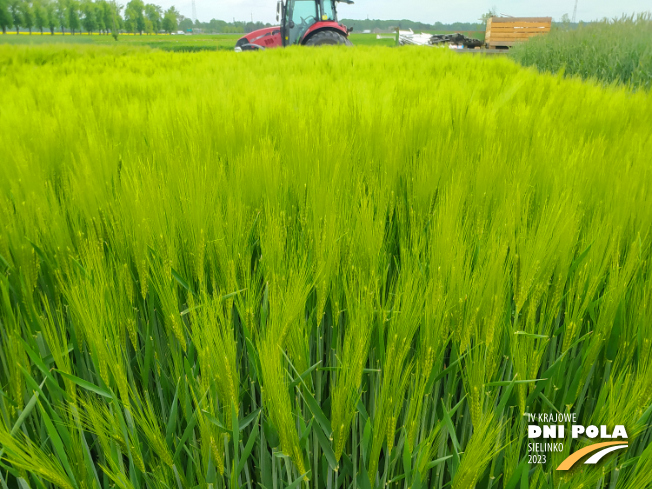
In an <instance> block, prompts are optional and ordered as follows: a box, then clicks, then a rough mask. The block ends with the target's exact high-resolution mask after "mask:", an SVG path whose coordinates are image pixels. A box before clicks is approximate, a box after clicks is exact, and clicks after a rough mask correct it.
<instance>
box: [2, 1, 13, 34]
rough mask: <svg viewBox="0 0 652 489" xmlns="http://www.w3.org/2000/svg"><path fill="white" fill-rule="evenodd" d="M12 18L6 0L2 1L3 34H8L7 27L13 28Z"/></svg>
mask: <svg viewBox="0 0 652 489" xmlns="http://www.w3.org/2000/svg"><path fill="white" fill-rule="evenodd" d="M11 25H12V18H11V13H10V12H9V6H8V5H7V1H6V0H0V27H2V33H3V34H6V33H7V27H11Z"/></svg>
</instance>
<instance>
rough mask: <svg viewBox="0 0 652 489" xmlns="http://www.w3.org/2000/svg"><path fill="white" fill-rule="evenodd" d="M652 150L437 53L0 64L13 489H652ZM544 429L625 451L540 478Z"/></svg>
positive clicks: (589, 111)
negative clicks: (566, 421) (560, 424)
mask: <svg viewBox="0 0 652 489" xmlns="http://www.w3.org/2000/svg"><path fill="white" fill-rule="evenodd" d="M578 114H579V116H578ZM651 128H652V97H651V96H650V94H649V93H648V92H644V91H640V92H636V93H632V92H631V91H629V90H627V89H626V88H624V87H623V88H608V89H605V88H602V87H601V86H599V85H597V84H592V83H584V82H582V81H580V80H574V79H571V80H568V79H564V78H563V77H561V76H551V75H541V74H538V73H536V72H535V71H534V70H527V69H523V68H520V67H519V66H518V65H517V64H515V63H513V62H512V61H510V60H509V59H489V58H485V57H461V56H457V55H456V54H455V53H451V52H448V50H439V49H432V50H424V49H419V48H409V47H408V48H397V49H388V48H382V47H379V48H365V47H357V48H355V49H337V48H323V49H317V50H309V49H303V48H290V49H285V50H276V51H268V52H264V53H246V54H238V53H230V52H202V53H184V54H181V53H170V52H163V51H158V50H150V49H142V48H139V47H134V46H127V45H126V43H125V44H120V45H119V47H117V48H116V47H113V48H109V47H106V46H65V45H57V46H6V45H3V46H0V147H1V148H2V160H0V223H1V224H0V225H1V226H2V231H1V232H0V389H1V391H0V420H1V421H0V446H1V448H0V451H1V452H2V460H1V461H0V468H1V469H2V470H0V484H2V485H3V487H12V488H13V487H19V484H20V487H38V488H44V487H45V488H48V489H49V488H51V487H65V488H75V489H77V488H99V487H120V488H132V487H133V488H136V487H151V488H164V487H165V488H179V489H181V488H185V487H191V488H194V487H213V488H225V487H229V488H235V487H242V488H247V489H253V488H255V487H266V488H268V489H276V488H287V487H304V488H306V489H307V488H309V487H310V488H315V489H319V488H324V489H337V488H343V489H344V488H349V487H354V488H371V487H378V488H380V487H386V485H389V487H405V488H407V487H410V488H418V487H423V488H426V487H427V488H437V489H440V488H444V487H446V488H452V489H467V488H473V487H477V488H486V487H491V488H497V489H508V488H510V489H513V488H515V487H519V488H523V487H532V488H537V489H540V488H547V489H548V488H549V489H553V488H554V489H570V488H579V487H584V488H589V487H590V488H597V489H632V488H643V487H649V486H650V484H652V473H650V471H649V467H650V465H651V464H652V445H651V444H650V441H651V440H650V439H651V437H652V431H651V429H650V424H649V420H650V412H651V411H652V410H651V409H650V405H651V400H652V363H651V360H652V345H651V343H650V338H651V337H652V309H651V306H650V297H651V296H652V280H651V274H652V260H650V249H651V248H650V246H651V244H652V236H651V235H650V229H652V205H650V197H649V188H650V185H651V184H652V172H651V170H650V165H649V155H650V154H652V137H651V136H652V129H651ZM555 411H560V412H572V413H576V414H577V417H578V420H579V421H580V422H581V423H582V424H607V425H609V426H610V427H611V426H613V425H614V424H623V425H625V426H626V428H627V430H628V433H629V439H628V441H629V448H628V449H627V450H625V451H620V452H617V453H616V454H613V455H610V456H609V457H607V458H606V459H604V460H603V461H602V462H601V463H600V465H599V466H593V467H590V466H581V467H579V468H578V469H577V470H575V471H573V472H572V473H570V474H560V473H558V472H556V471H555V468H556V467H557V465H559V463H560V462H561V461H562V460H563V459H564V458H565V457H566V456H567V455H568V454H569V453H570V452H571V451H575V450H577V449H578V448H580V447H582V446H584V445H585V444H587V443H589V442H591V441H592V440H589V439H586V438H581V439H579V440H576V441H574V442H572V443H571V442H570V441H568V442H567V443H565V447H564V451H563V452H562V453H554V454H549V457H548V461H547V463H546V464H545V465H543V466H538V465H531V466H530V465H528V451H527V443H528V440H527V438H526V435H525V433H526V420H525V418H524V417H523V414H524V413H527V412H530V413H537V412H544V413H553V412H555Z"/></svg>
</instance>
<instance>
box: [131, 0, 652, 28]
mask: <svg viewBox="0 0 652 489" xmlns="http://www.w3.org/2000/svg"><path fill="white" fill-rule="evenodd" d="M127 1H128V0H123V2H122V3H127ZM150 1H151V2H152V3H155V4H158V5H161V6H162V7H164V8H167V7H169V6H171V5H174V6H176V7H177V9H178V10H179V11H180V12H181V13H182V14H183V15H185V16H186V17H192V1H191V0H146V3H149V2H150ZM195 2H196V6H197V17H198V18H199V20H200V21H202V22H207V21H209V20H210V19H213V18H215V19H221V20H233V19H234V18H235V19H236V20H251V19H252V17H253V20H254V21H256V20H261V21H263V22H271V23H274V22H275V16H276V15H275V12H276V0H195ZM574 5H575V0H545V1H542V0H445V1H444V0H355V4H354V5H346V4H340V7H339V16H340V18H349V19H365V18H367V17H369V18H370V19H410V20H415V21H421V22H426V23H429V24H432V23H435V22H437V21H439V22H443V23H451V22H455V21H461V22H475V21H476V20H477V19H478V17H480V16H481V15H482V14H483V13H484V12H486V11H487V10H489V9H491V8H493V7H495V8H496V10H497V11H498V13H502V14H507V15H511V16H514V17H517V16H527V17H536V16H550V17H552V18H553V19H555V20H559V19H561V16H562V15H564V14H566V13H567V14H568V15H569V16H572V15H573V7H574ZM650 10H652V2H651V1H650V0H578V6H577V20H585V21H588V20H595V19H601V18H603V17H610V18H611V17H616V16H618V17H619V16H620V15H621V14H623V13H627V14H632V13H636V12H643V11H650Z"/></svg>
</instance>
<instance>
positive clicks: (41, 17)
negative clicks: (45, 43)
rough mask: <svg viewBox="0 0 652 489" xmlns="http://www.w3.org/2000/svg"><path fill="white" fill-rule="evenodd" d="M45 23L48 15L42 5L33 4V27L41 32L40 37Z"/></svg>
mask: <svg viewBox="0 0 652 489" xmlns="http://www.w3.org/2000/svg"><path fill="white" fill-rule="evenodd" d="M47 21H48V14H47V12H46V11H45V8H44V7H43V5H42V4H41V3H40V2H34V25H35V26H36V28H37V29H38V30H40V31H41V35H43V28H44V27H45V26H46V24H47Z"/></svg>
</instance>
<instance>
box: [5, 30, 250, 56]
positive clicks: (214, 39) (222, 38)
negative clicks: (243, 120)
mask: <svg viewBox="0 0 652 489" xmlns="http://www.w3.org/2000/svg"><path fill="white" fill-rule="evenodd" d="M240 37H241V34H216V35H210V34H200V35H183V36H179V35H174V36H170V35H166V34H153V35H142V36H141V35H132V34H120V36H118V40H117V41H115V40H114V39H113V37H112V36H110V35H98V34H97V33H96V34H93V35H88V34H76V35H74V36H72V35H69V34H66V35H61V34H60V33H55V35H54V36H52V35H50V33H49V32H46V33H44V34H43V35H41V33H40V32H39V33H34V34H32V35H29V34H25V33H21V34H19V35H16V34H15V33H7V34H6V35H0V45H2V44H14V45H15V44H20V45H25V44H27V45H34V44H36V45H43V44H62V43H63V44H94V45H102V46H114V47H115V46H124V45H127V46H147V47H150V48H154V49H162V50H164V51H185V52H194V51H218V50H219V51H222V50H232V49H233V48H234V47H235V43H236V41H237V40H238V39H239V38H240Z"/></svg>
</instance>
